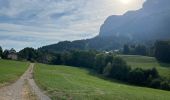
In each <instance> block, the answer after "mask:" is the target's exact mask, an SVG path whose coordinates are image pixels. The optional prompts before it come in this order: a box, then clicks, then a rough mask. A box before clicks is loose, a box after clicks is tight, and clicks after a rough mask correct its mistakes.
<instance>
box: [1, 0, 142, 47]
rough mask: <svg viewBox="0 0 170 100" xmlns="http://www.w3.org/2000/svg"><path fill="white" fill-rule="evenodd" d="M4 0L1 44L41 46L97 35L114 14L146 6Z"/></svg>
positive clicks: (93, 0)
mask: <svg viewBox="0 0 170 100" xmlns="http://www.w3.org/2000/svg"><path fill="white" fill-rule="evenodd" d="M131 1H133V3H132V2H131V3H129V4H124V3H122V2H120V0H0V46H2V47H3V48H4V49H9V48H15V49H17V50H20V49H22V48H24V47H34V48H38V47H41V46H44V45H48V44H53V43H57V42H59V41H63V40H70V41H72V40H77V39H86V38H91V37H94V36H96V35H97V34H98V33H99V28H100V26H101V24H102V23H103V22H104V20H105V19H106V18H107V17H108V16H110V15H115V14H116V15H120V14H124V13H125V12H126V11H128V10H135V9H139V8H141V7H142V3H143V0H131Z"/></svg>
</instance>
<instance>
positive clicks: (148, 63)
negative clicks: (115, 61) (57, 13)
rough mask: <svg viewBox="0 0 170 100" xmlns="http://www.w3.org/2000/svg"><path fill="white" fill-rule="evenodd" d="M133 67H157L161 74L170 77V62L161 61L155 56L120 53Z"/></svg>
mask: <svg viewBox="0 0 170 100" xmlns="http://www.w3.org/2000/svg"><path fill="white" fill-rule="evenodd" d="M120 56H121V57H122V58H123V59H124V60H125V61H126V62H127V63H128V65H130V66H131V67H132V68H137V67H140V68H143V69H149V68H153V67H155V68H156V69H157V70H158V72H159V74H160V75H161V76H164V77H167V78H170V64H166V63H160V62H158V61H157V60H156V59H155V58H154V57H147V56H138V55H120Z"/></svg>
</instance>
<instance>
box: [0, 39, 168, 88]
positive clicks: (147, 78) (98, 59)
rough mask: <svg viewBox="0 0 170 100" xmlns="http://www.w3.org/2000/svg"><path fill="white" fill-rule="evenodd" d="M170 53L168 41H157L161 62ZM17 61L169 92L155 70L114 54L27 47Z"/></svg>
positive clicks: (141, 49) (135, 48) (141, 48)
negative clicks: (84, 70) (83, 71)
mask: <svg viewBox="0 0 170 100" xmlns="http://www.w3.org/2000/svg"><path fill="white" fill-rule="evenodd" d="M127 48H128V46H126V45H125V46H124V49H126V50H127V51H128V49H127ZM144 48H146V47H144V46H141V45H140V46H131V48H130V49H131V50H132V49H133V51H134V52H135V53H140V54H144V53H145V51H147V50H145V49H144ZM164 49H166V50H164ZM129 51H130V50H129ZM124 53H125V52H124ZM168 53H169V42H162V41H157V42H156V43H155V47H154V55H155V56H156V58H157V59H158V60H160V61H164V60H165V58H166V57H169V56H162V55H169V54H168ZM5 54H6V50H4V51H3V50H2V48H1V47H0V55H1V57H2V58H5ZM127 54H128V53H127ZM164 57H165V58H164ZM18 59H19V60H28V61H31V62H40V63H47V64H55V65H68V66H75V67H84V68H88V69H91V70H93V71H94V72H95V73H97V74H100V75H102V76H104V77H106V78H110V79H117V80H120V81H123V82H127V83H129V84H134V85H139V86H146V87H152V88H158V89H164V90H170V80H168V79H166V78H163V77H161V76H160V75H159V73H158V71H157V70H156V68H152V69H141V68H135V69H133V68H131V66H129V65H127V63H126V62H125V61H124V60H123V59H122V58H121V57H119V56H118V55H115V54H114V53H105V52H99V51H95V50H83V51H82V50H71V51H65V52H56V53H54V52H49V51H44V50H42V51H41V50H37V49H34V48H24V49H22V50H21V51H19V52H18ZM166 60H167V59H166ZM166 62H169V61H166Z"/></svg>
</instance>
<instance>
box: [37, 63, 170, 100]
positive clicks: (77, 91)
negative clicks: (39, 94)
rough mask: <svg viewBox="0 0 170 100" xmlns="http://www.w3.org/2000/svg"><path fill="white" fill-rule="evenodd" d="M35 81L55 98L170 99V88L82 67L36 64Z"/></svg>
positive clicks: (91, 99)
mask: <svg viewBox="0 0 170 100" xmlns="http://www.w3.org/2000/svg"><path fill="white" fill-rule="evenodd" d="M34 77H35V80H36V83H37V84H38V85H39V86H40V87H41V88H42V89H44V90H45V91H47V94H48V95H49V96H50V97H51V98H52V100H170V92H169V91H163V90H157V89H151V88H145V87H138V86H131V85H126V84H122V83H118V82H116V81H115V82H111V81H108V80H104V79H101V78H99V77H96V76H93V75H91V74H89V71H88V70H86V69H83V68H76V67H69V66H62V65H58V66H57V65H56V66H55V65H45V64H36V66H35V69H34Z"/></svg>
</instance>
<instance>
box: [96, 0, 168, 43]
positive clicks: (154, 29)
mask: <svg viewBox="0 0 170 100" xmlns="http://www.w3.org/2000/svg"><path fill="white" fill-rule="evenodd" d="M169 4H170V0H147V1H146V2H145V3H144V5H143V7H142V8H141V9H139V10H137V11H129V12H127V13H125V14H124V15H119V16H117V15H113V16H110V17H108V18H107V19H106V21H105V22H104V24H103V25H102V26H101V28H100V34H99V36H101V37H104V36H110V35H119V36H126V37H128V38H129V39H133V40H142V41H143V40H144V41H146V40H156V39H169V38H170V27H169V26H170V6H169Z"/></svg>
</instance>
